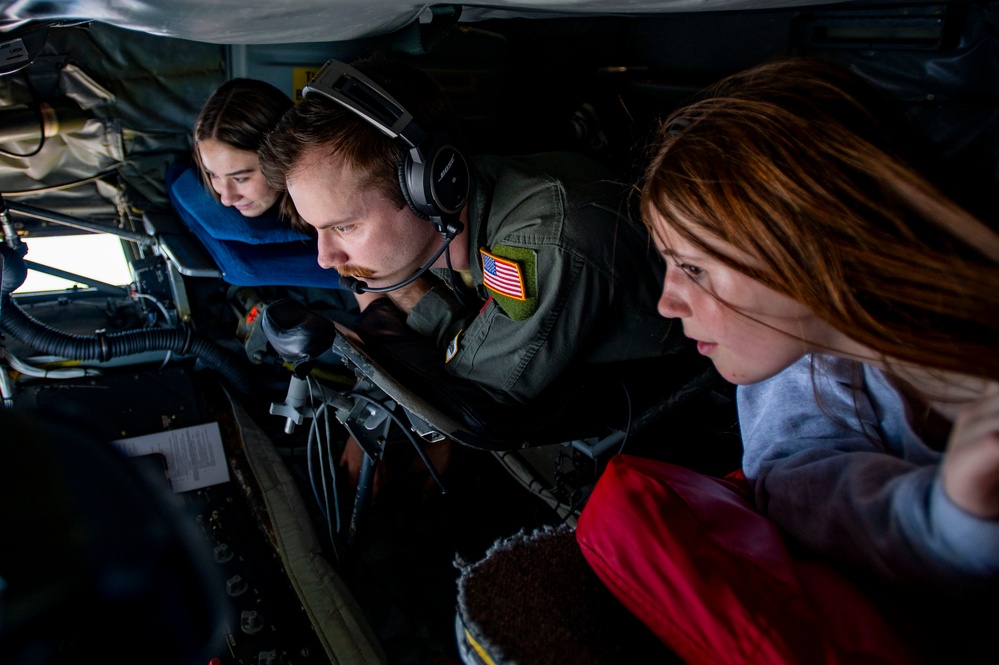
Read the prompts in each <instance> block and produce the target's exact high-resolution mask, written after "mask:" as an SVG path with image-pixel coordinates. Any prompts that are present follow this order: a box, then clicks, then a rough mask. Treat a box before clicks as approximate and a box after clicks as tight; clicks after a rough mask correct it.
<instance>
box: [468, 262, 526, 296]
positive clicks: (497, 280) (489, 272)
mask: <svg viewBox="0 0 999 665" xmlns="http://www.w3.org/2000/svg"><path fill="white" fill-rule="evenodd" d="M479 252H480V253H481V254H482V279H483V281H484V282H485V284H486V287H487V288H488V289H490V290H491V291H495V292H496V293H498V294H499V295H501V296H507V297H508V298H514V299H516V300H526V299H527V296H526V295H525V293H524V278H523V276H522V275H521V274H520V265H519V264H518V263H516V262H515V261H510V260H508V259H504V258H502V257H499V256H493V255H492V254H490V253H489V252H487V251H486V250H484V249H480V250H479Z"/></svg>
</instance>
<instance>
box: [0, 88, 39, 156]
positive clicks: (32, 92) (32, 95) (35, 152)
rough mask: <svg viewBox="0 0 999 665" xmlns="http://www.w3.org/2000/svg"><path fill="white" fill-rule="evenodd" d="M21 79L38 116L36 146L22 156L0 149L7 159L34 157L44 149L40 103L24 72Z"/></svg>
mask: <svg viewBox="0 0 999 665" xmlns="http://www.w3.org/2000/svg"><path fill="white" fill-rule="evenodd" d="M21 78H23V79H24V85H25V87H27V88H28V92H29V93H31V100H32V102H34V106H35V112H36V113H37V114H38V132H39V136H38V145H37V146H36V147H35V149H34V150H32V151H31V152H26V153H24V154H19V153H16V152H11V151H9V150H4V149H3V148H0V154H3V155H7V156H8V157H15V158H18V159H22V158H24V157H34V156H35V155H37V154H38V153H40V152H41V151H42V148H44V147H45V114H44V113H43V112H42V103H41V102H40V101H38V99H37V95H36V94H35V88H34V86H33V85H31V79H29V78H28V77H27V76H26V75H25V74H24V72H22V73H21Z"/></svg>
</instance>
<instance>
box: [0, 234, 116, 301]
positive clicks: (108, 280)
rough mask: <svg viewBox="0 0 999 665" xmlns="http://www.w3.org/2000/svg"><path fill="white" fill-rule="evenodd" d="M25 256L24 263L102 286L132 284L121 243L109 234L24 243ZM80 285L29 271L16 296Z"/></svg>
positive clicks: (54, 237) (53, 237)
mask: <svg viewBox="0 0 999 665" xmlns="http://www.w3.org/2000/svg"><path fill="white" fill-rule="evenodd" d="M25 242H26V244H27V245H28V253H27V255H26V256H25V257H24V258H25V260H27V261H31V262H34V263H40V264H42V265H45V266H49V267H52V268H57V269H58V270H62V271H65V272H68V273H73V274H75V275H80V276H82V277H89V278H90V279H95V280H98V281H100V282H104V283H105V284H113V285H116V286H121V285H125V284H129V283H130V282H131V281H132V277H131V273H130V272H129V269H128V260H127V259H126V258H125V252H124V250H123V249H122V246H121V240H120V239H119V238H117V237H116V236H113V235H109V234H86V235H72V236H51V237H41V238H30V239H26V240H25ZM76 285H78V286H79V287H80V288H85V287H86V285H85V284H83V283H82V282H76V281H74V280H71V279H64V278H62V277H56V276H54V275H47V274H44V273H41V272H39V271H37V270H29V271H28V278H27V279H26V280H25V281H24V284H22V285H21V286H20V288H18V289H17V290H16V291H15V293H37V292H40V291H61V290H63V289H71V288H73V287H74V286H76Z"/></svg>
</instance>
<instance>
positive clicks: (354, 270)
mask: <svg viewBox="0 0 999 665" xmlns="http://www.w3.org/2000/svg"><path fill="white" fill-rule="evenodd" d="M334 269H335V270H336V271H337V272H338V273H339V274H340V276H341V277H374V275H375V273H374V271H373V270H370V269H368V268H363V267H361V266H352V265H350V264H349V263H348V264H346V265H342V266H334Z"/></svg>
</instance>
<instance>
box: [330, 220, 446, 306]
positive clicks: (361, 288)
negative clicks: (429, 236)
mask: <svg viewBox="0 0 999 665" xmlns="http://www.w3.org/2000/svg"><path fill="white" fill-rule="evenodd" d="M464 228H465V226H464V224H462V223H461V222H459V221H457V220H454V221H451V222H448V223H447V230H446V231H445V232H444V233H443V234H442V237H443V240H442V242H441V246H440V247H439V248H438V249H437V251H436V252H435V253H434V255H433V256H431V257H430V259H429V260H427V262H426V263H424V264H423V265H422V266H420V269H419V270H417V271H416V272H415V273H413V274H412V275H411V276H410V277H408V278H406V279H404V280H402V281H401V282H396V283H395V284H392V285H390V286H382V287H379V288H371V287H369V286H368V285H367V284H366V283H364V282H362V281H361V280H359V279H356V278H354V277H347V276H346V275H341V276H340V288H341V289H346V290H348V291H353V292H354V293H388V292H389V291H395V290H396V289H401V288H402V287H404V286H406V285H407V284H410V283H412V282H414V281H416V279H417V278H419V277H420V276H421V275H422V274H423V273H425V272H427V271H428V270H430V268H431V266H433V265H434V263H436V262H437V259H439V258H440V257H441V254H443V253H444V252H445V251H446V250H447V248H448V246H449V245H450V244H451V241H452V240H454V237H455V236H456V235H458V234H459V233H461V231H462V229H464Z"/></svg>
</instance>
